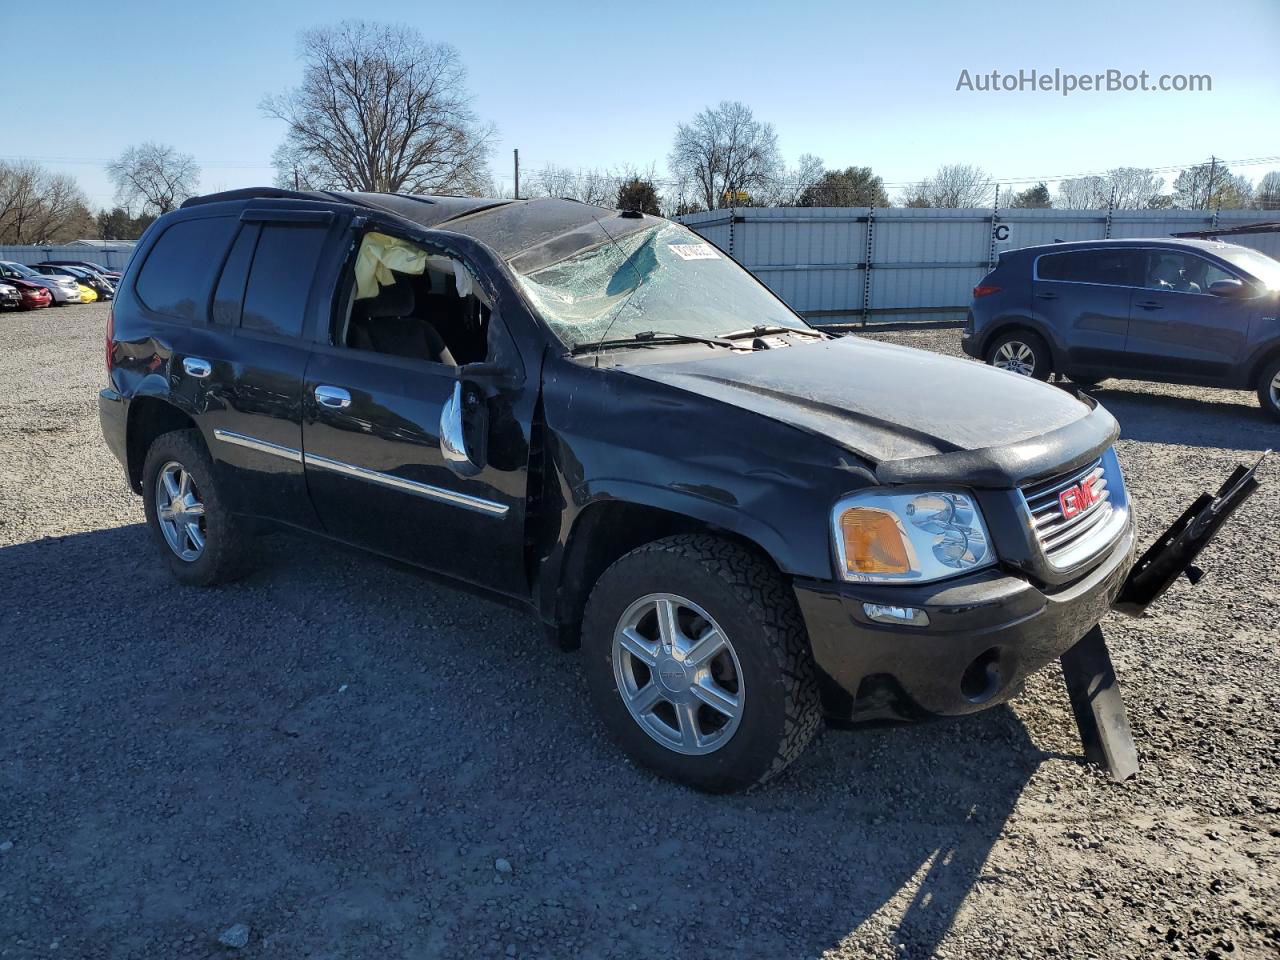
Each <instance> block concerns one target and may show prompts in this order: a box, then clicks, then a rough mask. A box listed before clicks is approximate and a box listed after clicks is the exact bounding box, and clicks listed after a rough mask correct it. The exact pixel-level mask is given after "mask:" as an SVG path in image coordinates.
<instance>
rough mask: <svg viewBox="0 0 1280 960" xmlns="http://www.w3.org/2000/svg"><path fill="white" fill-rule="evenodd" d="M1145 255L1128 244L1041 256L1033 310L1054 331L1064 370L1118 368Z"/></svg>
mask: <svg viewBox="0 0 1280 960" xmlns="http://www.w3.org/2000/svg"><path fill="white" fill-rule="evenodd" d="M1139 260H1140V255H1139V254H1138V252H1137V251H1135V250H1131V249H1125V248H1123V247H1119V248H1111V249H1106V248H1104V249H1085V250H1070V251H1066V252H1063V253H1044V254H1041V255H1040V256H1039V257H1038V258H1036V265H1035V272H1034V274H1033V283H1032V304H1033V310H1034V311H1035V312H1036V313H1037V314H1038V315H1039V316H1040V317H1041V318H1042V319H1043V320H1044V321H1045V323H1047V324H1048V325H1049V327H1050V328H1051V329H1052V330H1053V331H1054V333H1055V339H1056V340H1057V342H1058V346H1059V348H1060V352H1061V353H1062V354H1063V356H1062V358H1061V359H1062V360H1063V361H1065V362H1063V363H1060V364H1059V366H1060V368H1061V369H1062V370H1064V371H1070V372H1077V373H1079V372H1083V371H1099V372H1102V373H1103V375H1104V376H1105V375H1109V374H1114V373H1117V372H1119V370H1120V368H1122V367H1123V366H1124V365H1125V353H1124V351H1125V340H1126V338H1127V336H1128V333H1129V302H1130V300H1131V299H1132V296H1133V287H1134V284H1135V280H1136V277H1137V275H1138V263H1139Z"/></svg>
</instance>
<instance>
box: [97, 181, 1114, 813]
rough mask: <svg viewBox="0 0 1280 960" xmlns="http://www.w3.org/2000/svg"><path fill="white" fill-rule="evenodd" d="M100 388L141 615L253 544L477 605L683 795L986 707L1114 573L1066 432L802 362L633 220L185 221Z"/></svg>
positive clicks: (927, 383)
mask: <svg viewBox="0 0 1280 960" xmlns="http://www.w3.org/2000/svg"><path fill="white" fill-rule="evenodd" d="M106 357H107V369H108V375H109V380H110V385H109V386H108V387H107V389H105V390H103V391H102V392H101V395H100V408H101V418H102V427H103V432H104V434H105V437H106V440H107V443H108V444H109V445H110V447H111V449H112V450H113V451H114V453H115V454H116V456H117V457H118V458H119V459H120V461H121V462H122V463H123V464H124V468H125V472H126V474H127V477H128V482H129V484H130V485H131V486H132V488H133V490H134V491H135V492H137V493H139V494H141V495H142V497H143V499H144V503H145V508H146V517H147V522H148V524H149V526H150V528H151V530H152V532H153V534H154V537H155V541H156V543H157V544H158V547H159V552H160V555H161V556H162V557H163V561H164V562H165V563H166V564H167V566H168V567H169V569H170V570H171V571H172V572H173V574H174V576H176V577H177V578H178V579H179V580H181V581H182V582H184V583H188V584H211V583H215V582H218V581H222V580H227V579H229V578H231V577H233V576H234V575H236V574H237V573H238V572H239V571H240V570H242V569H243V567H242V561H243V559H244V555H245V552H246V548H247V546H248V544H249V538H250V536H251V535H252V533H253V531H254V530H255V528H256V524H257V523H258V522H260V521H270V522H272V523H274V524H279V525H283V526H285V527H290V528H296V529H299V530H304V531H309V532H312V533H315V534H319V535H321V536H324V537H328V538H331V539H333V540H338V541H342V542H344V543H347V544H353V545H356V546H358V547H362V548H364V549H366V550H368V551H371V552H373V553H377V554H382V555H384V556H387V557H390V558H394V559H396V560H398V561H403V562H407V563H409V564H412V565H416V566H418V567H422V568H425V569H427V570H430V571H434V572H435V573H437V574H442V575H446V576H447V577H449V578H452V579H453V580H455V581H458V582H460V583H462V584H466V585H468V586H470V587H471V588H475V589H478V590H481V591H484V592H486V593H488V594H491V595H494V596H497V597H500V598H505V599H506V600H508V601H510V602H513V603H515V604H517V605H519V606H522V607H524V608H527V609H528V610H530V611H532V612H533V613H534V614H535V615H536V616H537V617H538V618H540V620H541V621H542V623H543V624H545V625H546V628H547V630H548V633H549V634H550V635H551V636H552V637H553V638H555V639H556V640H557V641H558V642H559V643H561V644H562V645H564V646H565V647H574V646H577V645H579V644H580V645H581V646H582V647H583V648H584V652H585V654H586V674H587V681H588V683H589V685H590V687H591V691H592V694H593V696H594V699H595V702H596V704H597V706H598V708H599V711H600V713H601V715H602V716H603V718H604V721H605V723H606V724H607V726H608V727H609V729H610V730H611V731H612V733H613V734H614V735H615V736H616V738H617V739H618V740H619V741H620V743H621V744H622V745H623V746H624V747H625V748H626V749H627V750H628V751H629V752H630V753H631V754H632V755H633V756H634V757H636V758H637V759H639V760H640V761H642V762H644V763H646V764H648V765H649V766H651V767H653V768H655V769H656V770H658V771H660V772H661V773H663V774H665V775H667V776H670V777H673V778H676V779H678V780H681V781H684V782H686V783H689V784H692V785H694V786H697V787H700V788H702V789H707V790H732V789H739V788H743V787H747V786H750V785H752V784H754V783H758V782H760V781H762V780H765V779H767V778H768V777H770V776H772V775H773V774H776V773H777V772H778V771H780V770H782V769H783V768H784V767H785V766H786V765H787V764H788V763H789V762H790V761H791V760H793V759H794V758H795V757H796V756H797V755H798V754H799V753H800V752H801V751H802V750H803V749H804V748H805V746H806V744H807V743H808V742H809V741H810V739H811V738H812V737H813V736H814V734H815V732H816V731H817V729H818V727H819V725H820V722H821V721H822V720H823V718H824V717H825V718H826V719H827V720H828V721H832V722H837V723H841V722H843V723H848V722H851V721H861V720H868V719H872V720H883V719H891V720H912V719H919V718H924V717H930V716H939V715H956V714H966V713H971V712H974V711H977V710H981V709H984V708H987V707H990V706H992V705H993V704H997V703H1000V702H1002V701H1004V700H1006V699H1008V698H1009V697H1010V696H1012V695H1013V694H1014V693H1016V692H1017V691H1018V690H1019V688H1020V687H1021V685H1022V682H1023V680H1024V679H1025V678H1026V677H1027V675H1028V674H1030V673H1031V672H1033V671H1035V670H1038V669H1039V668H1040V667H1042V666H1044V665H1045V664H1046V663H1048V662H1049V661H1051V660H1053V659H1055V658H1056V657H1058V656H1059V655H1060V654H1061V653H1062V652H1063V651H1065V650H1066V649H1067V648H1069V647H1071V646H1072V645H1073V644H1075V643H1076V641H1077V640H1078V639H1079V638H1080V637H1081V636H1082V635H1084V634H1085V633H1086V632H1087V631H1089V630H1090V629H1091V628H1092V627H1093V626H1094V625H1095V624H1096V623H1097V622H1098V621H1099V619H1100V618H1101V617H1102V616H1103V615H1104V614H1105V613H1106V612H1107V610H1108V608H1109V606H1110V605H1111V604H1112V601H1113V599H1114V598H1115V596H1116V594H1117V592H1118V591H1119V589H1120V588H1121V585H1122V582H1123V581H1124V580H1125V578H1126V574H1127V573H1128V572H1129V569H1130V566H1131V563H1132V558H1133V525H1132V521H1131V517H1130V507H1129V502H1128V498H1127V496H1126V493H1125V485H1124V481H1123V479H1122V477H1121V472H1120V467H1119V465H1118V463H1117V461H1116V456H1115V453H1114V451H1113V449H1112V444H1113V443H1114V441H1115V439H1116V436H1117V434H1118V429H1117V425H1116V422H1115V420H1114V419H1113V418H1112V417H1111V415H1110V414H1108V413H1107V411H1106V410H1104V409H1103V408H1102V407H1100V406H1098V405H1097V404H1096V403H1095V402H1093V401H1092V400H1090V399H1089V398H1087V397H1084V396H1083V395H1080V396H1073V395H1071V394H1068V393H1067V392H1065V391H1063V390H1061V389H1057V388H1055V387H1052V386H1048V385H1046V384H1043V383H1040V382H1037V381H1036V380H1034V379H1031V378H1027V377H1021V376H1017V375H1015V374H1012V373H1008V372H1005V371H1002V370H997V369H993V368H991V367H986V366H980V365H977V364H973V363H970V362H968V361H964V360H959V359H951V358H945V357H941V356H937V355H934V354H930V353H925V352H921V351H917V350H910V349H905V348H901V347H895V346H889V345H885V344H881V343H876V342H872V341H868V340H864V339H861V338H857V337H851V336H850V337H834V336H831V335H828V334H824V333H821V332H819V331H817V330H814V329H813V328H811V327H809V326H807V325H806V324H805V323H804V322H803V321H802V320H801V319H800V318H799V317H797V316H796V315H795V314H794V313H793V312H792V311H791V310H790V309H788V308H787V307H786V306H785V305H784V304H783V303H782V302H781V301H780V300H778V299H777V298H776V297H775V296H774V295H773V294H771V293H770V292H769V290H768V289H767V288H766V287H764V286H763V285H761V284H760V283H758V282H757V281H756V280H755V279H754V278H753V277H752V276H751V275H750V274H748V273H747V272H746V271H744V270H743V269H741V268H740V267H739V266H738V265H737V264H736V263H734V262H733V261H732V260H731V259H729V258H727V257H726V256H725V255H724V254H723V253H721V252H720V251H719V250H717V249H716V248H715V247H713V246H711V245H709V244H707V243H705V242H703V241H702V240H700V238H698V237H697V236H696V235H694V234H692V233H690V232H689V231H688V230H686V229H685V228H684V227H681V226H680V225H678V224H674V223H671V222H668V221H666V220H662V219H659V218H655V217H651V216H646V215H641V214H639V213H635V212H617V211H612V210H605V209H601V208H597V207H592V206H587V205H584V204H581V203H575V202H572V201H566V200H554V199H543V200H517V201H509V200H508V201H504V200H477V199H461V198H452V197H422V196H400V195H386V194H360V193H303V192H291V191H282V190H273V189H252V190H243V191H233V192H230V193H222V194H217V195H213V196H208V197H202V198H197V199H194V200H190V201H188V202H187V203H185V204H184V205H183V207H182V209H180V210H178V211H175V212H173V213H170V214H167V215H166V216H164V217H161V218H160V220H158V221H157V222H156V223H155V224H154V225H153V226H152V227H151V228H150V229H149V230H148V231H147V234H146V236H145V237H144V238H143V240H142V241H141V242H140V243H139V245H138V248H137V250H136V252H135V254H134V256H133V258H132V260H131V261H130V263H129V266H128V267H127V269H126V271H125V274H124V277H123V280H122V282H121V284H120V287H119V290H118V294H117V298H116V300H115V303H114V307H113V318H112V322H111V326H110V329H109V331H108V334H107V349H106Z"/></svg>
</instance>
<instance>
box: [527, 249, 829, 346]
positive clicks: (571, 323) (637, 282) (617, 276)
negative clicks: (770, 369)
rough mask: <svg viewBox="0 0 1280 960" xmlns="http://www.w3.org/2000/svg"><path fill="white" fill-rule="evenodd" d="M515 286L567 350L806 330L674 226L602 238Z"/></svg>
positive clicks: (751, 281)
mask: <svg viewBox="0 0 1280 960" xmlns="http://www.w3.org/2000/svg"><path fill="white" fill-rule="evenodd" d="M520 283H521V285H522V286H523V288H524V290H525V293H526V294H528V296H529V298H530V300H532V301H533V303H534V305H535V306H536V307H537V309H538V310H539V312H540V313H541V314H542V316H543V318H544V319H545V320H546V321H547V323H548V325H550V327H551V329H552V331H553V332H554V333H555V334H556V336H558V337H559V338H560V339H561V340H563V341H564V342H565V343H566V344H567V345H569V346H576V345H578V344H582V343H594V342H596V341H598V340H600V339H601V338H602V337H604V336H605V335H606V334H607V335H608V336H609V338H610V339H620V338H626V337H630V336H634V335H635V334H636V333H640V332H643V331H649V330H661V331H664V332H667V333H683V334H692V335H696V336H706V337H710V336H716V335H720V334H725V333H729V332H733V331H737V330H742V329H746V328H749V327H752V326H756V325H758V324H766V325H768V326H783V327H796V328H798V329H807V327H806V325H805V323H804V321H802V320H801V319H800V318H799V317H797V316H796V315H795V314H794V313H792V312H791V310H790V309H788V308H787V307H786V306H785V305H784V304H783V303H782V302H781V301H780V300H778V299H777V298H775V297H774V296H773V295H772V294H770V293H769V291H768V290H767V289H766V288H765V287H764V286H762V285H761V284H760V283H758V282H757V281H756V279H755V278H754V277H752V276H751V274H749V273H747V271H745V270H744V269H742V267H740V266H738V265H737V264H736V263H734V262H733V261H732V260H730V259H729V258H728V257H726V256H725V255H724V254H722V253H720V252H719V251H717V250H716V249H715V248H714V247H712V246H711V245H710V244H707V243H705V242H704V241H703V240H702V239H701V238H700V237H698V236H697V235H695V234H693V233H692V232H690V231H689V230H687V229H685V228H684V227H681V226H677V225H675V224H667V225H664V226H661V227H653V228H651V229H649V230H641V231H637V232H636V233H631V234H628V235H626V236H624V237H622V238H620V239H619V240H617V241H616V242H615V241H612V240H607V239H606V240H605V242H603V243H601V244H598V245H596V246H592V247H590V248H588V249H586V250H582V251H580V252H578V253H575V254H574V255H572V256H570V257H567V258H566V259H564V260H561V261H559V262H557V263H553V264H551V265H550V266H546V267H541V268H539V269H537V270H534V271H531V272H529V273H527V274H522V275H520Z"/></svg>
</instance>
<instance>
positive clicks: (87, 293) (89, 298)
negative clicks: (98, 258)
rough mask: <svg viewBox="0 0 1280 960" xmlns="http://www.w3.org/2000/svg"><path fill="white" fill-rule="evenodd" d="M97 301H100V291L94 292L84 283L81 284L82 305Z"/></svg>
mask: <svg viewBox="0 0 1280 960" xmlns="http://www.w3.org/2000/svg"><path fill="white" fill-rule="evenodd" d="M97 299H98V291H96V290H94V289H93V287H86V286H85V285H84V284H83V283H82V284H80V302H81V303H93V301H95V300H97Z"/></svg>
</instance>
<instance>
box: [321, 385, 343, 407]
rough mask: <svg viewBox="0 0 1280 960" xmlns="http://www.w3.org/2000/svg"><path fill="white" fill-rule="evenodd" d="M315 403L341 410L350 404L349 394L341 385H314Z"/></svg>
mask: <svg viewBox="0 0 1280 960" xmlns="http://www.w3.org/2000/svg"><path fill="white" fill-rule="evenodd" d="M316 403H318V404H320V406H322V407H329V408H330V409H333V410H341V409H342V408H343V407H349V406H351V394H349V393H347V391H345V390H343V389H342V388H341V387H329V386H325V385H323V384H322V385H320V386H318V387H316Z"/></svg>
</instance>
